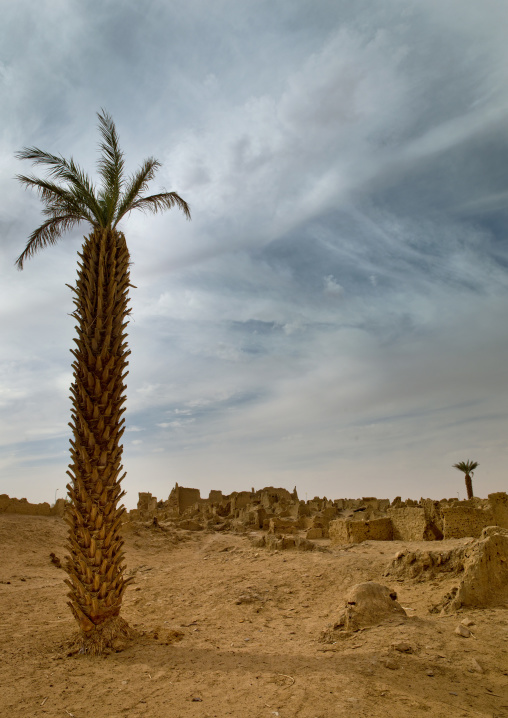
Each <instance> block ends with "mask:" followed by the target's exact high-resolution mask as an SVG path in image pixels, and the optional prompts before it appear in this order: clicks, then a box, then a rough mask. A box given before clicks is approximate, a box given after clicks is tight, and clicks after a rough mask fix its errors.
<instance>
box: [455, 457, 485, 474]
mask: <svg viewBox="0 0 508 718" xmlns="http://www.w3.org/2000/svg"><path fill="white" fill-rule="evenodd" d="M479 465H480V464H479V463H478V462H477V461H469V460H468V461H459V463H458V464H453V468H454V469H458V470H459V471H462V472H463V473H464V474H469V475H471V473H472V472H473V471H474V470H475V469H476V468H477V467H478V466H479Z"/></svg>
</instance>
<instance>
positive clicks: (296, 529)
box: [128, 484, 508, 546]
mask: <svg viewBox="0 0 508 718" xmlns="http://www.w3.org/2000/svg"><path fill="white" fill-rule="evenodd" d="M128 518H129V520H134V521H135V520H141V521H153V520H154V519H157V520H158V521H171V522H173V523H174V525H175V526H177V527H179V528H182V529H188V530H202V529H213V530H216V531H225V530H236V531H256V530H257V531H259V530H262V531H264V532H266V535H267V539H266V545H272V546H274V545H275V544H276V542H274V541H273V540H271V539H269V538H268V537H270V536H273V537H275V536H276V537H277V540H282V539H283V538H284V537H285V540H286V541H287V542H289V543H291V539H290V538H289V537H291V536H294V537H295V538H294V540H293V541H292V544H293V545H296V544H295V541H296V539H297V538H298V540H299V542H300V543H301V541H302V539H305V540H312V539H321V538H329V539H330V541H331V543H332V544H345V543H360V542H362V541H366V540H371V541H372V540H373V541H391V540H402V541H422V540H426V541H436V540H441V539H448V538H462V537H466V536H472V537H474V538H477V537H478V536H480V534H481V531H482V529H483V528H485V527H486V526H494V525H496V526H501V527H503V528H508V494H506V493H504V492H498V493H493V494H489V496H488V498H487V499H479V498H476V497H475V498H473V499H470V500H467V501H458V500H457V499H442V500H441V501H433V500H431V499H420V500H419V501H413V500H411V499H408V500H407V501H402V500H401V499H400V497H397V498H396V499H395V500H394V501H392V502H390V501H389V500H388V499H377V498H374V497H364V498H361V499H336V500H334V501H332V500H329V499H327V498H326V497H325V498H322V499H321V498H319V497H315V498H314V499H311V500H310V501H300V500H299V498H298V494H297V492H296V488H295V489H294V491H293V492H292V493H290V492H289V491H287V490H286V489H281V488H273V487H267V488H264V489H260V490H259V491H255V490H254V489H252V490H251V491H241V492H233V493H232V494H229V495H224V494H223V493H222V492H221V491H211V492H210V494H209V496H208V498H201V494H200V491H199V489H191V488H185V487H182V486H179V485H178V484H175V487H174V489H173V490H172V491H171V493H170V495H169V497H168V499H167V501H157V499H156V498H155V497H153V496H152V495H151V494H150V493H140V494H139V502H138V507H137V509H134V510H133V511H131V512H129V514H128ZM297 543H298V542H297Z"/></svg>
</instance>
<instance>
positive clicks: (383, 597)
mask: <svg viewBox="0 0 508 718" xmlns="http://www.w3.org/2000/svg"><path fill="white" fill-rule="evenodd" d="M406 615H407V614H406V612H405V611H404V609H403V608H402V606H401V605H400V603H398V601H397V594H396V592H395V591H394V590H393V589H391V588H388V586H383V585H382V584H380V583H376V582H375V581H365V582H364V583H358V584H356V585H355V586H353V587H352V588H351V590H350V591H349V592H348V593H347V595H346V598H345V601H344V609H343V611H342V613H341V615H340V617H339V619H338V620H337V621H336V623H335V625H334V629H337V628H341V629H343V630H345V631H358V630H360V629H361V628H366V627H368V626H377V625H379V624H380V623H383V622H384V621H387V620H391V619H393V618H398V619H400V618H401V617H405V616H406Z"/></svg>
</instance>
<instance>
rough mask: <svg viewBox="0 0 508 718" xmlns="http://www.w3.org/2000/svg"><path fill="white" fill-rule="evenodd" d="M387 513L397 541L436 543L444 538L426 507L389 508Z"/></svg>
mask: <svg viewBox="0 0 508 718" xmlns="http://www.w3.org/2000/svg"><path fill="white" fill-rule="evenodd" d="M387 513H388V517H389V518H390V520H391V522H392V526H393V538H394V540H396V541H434V540H439V539H442V538H443V533H442V531H441V529H440V528H439V526H438V525H437V524H436V522H435V521H433V520H432V518H431V516H430V515H429V511H428V508H427V506H425V505H423V506H404V507H400V508H389V509H388V512H387ZM441 523H442V522H441Z"/></svg>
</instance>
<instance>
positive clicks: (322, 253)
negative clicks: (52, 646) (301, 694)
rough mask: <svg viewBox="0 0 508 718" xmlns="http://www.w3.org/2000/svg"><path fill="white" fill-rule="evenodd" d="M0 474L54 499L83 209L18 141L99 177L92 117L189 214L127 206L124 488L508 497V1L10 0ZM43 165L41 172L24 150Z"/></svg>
mask: <svg viewBox="0 0 508 718" xmlns="http://www.w3.org/2000/svg"><path fill="white" fill-rule="evenodd" d="M0 10H1V15H2V23H1V25H0V118H1V134H0V157H1V162H0V191H1V197H2V202H1V203H0V231H1V245H0V271H1V278H0V294H1V296H0V317H1V319H0V321H1V337H2V341H1V343H0V442H1V446H0V492H3V493H8V494H10V495H11V496H17V497H22V496H24V497H27V498H28V499H29V500H31V501H50V502H53V501H54V498H55V495H56V496H64V495H65V485H66V483H67V478H66V474H65V471H66V468H67V463H68V442H69V436H70V429H69V427H68V421H69V419H70V401H69V398H68V396H69V384H70V382H71V369H70V364H71V355H70V353H69V349H70V347H71V343H72V337H73V323H74V322H73V320H72V318H71V317H70V316H69V314H70V312H71V311H72V309H73V306H72V301H71V292H70V290H69V289H68V288H67V287H66V283H68V284H73V283H74V281H75V277H76V252H77V250H78V249H79V247H80V244H81V242H82V239H83V235H84V234H86V233H87V231H88V227H87V225H86V224H83V225H82V226H80V227H78V228H77V229H76V230H74V231H72V232H70V233H68V234H67V235H66V236H65V237H64V238H63V239H62V240H61V241H60V243H59V244H58V245H57V246H54V247H49V248H48V249H46V250H44V252H42V253H40V254H38V255H37V256H35V257H34V258H33V259H31V260H30V261H28V262H27V264H26V268H25V269H24V271H23V272H18V271H17V270H16V269H15V267H14V261H15V259H16V257H17V256H18V255H19V254H20V252H21V251H22V250H23V248H24V246H25V243H26V241H27V237H28V235H29V234H30V233H31V232H32V231H33V229H35V228H36V227H37V226H39V224H40V223H41V221H42V215H41V204H40V202H39V200H38V199H37V196H36V195H35V194H34V193H33V192H30V191H25V190H23V188H22V187H21V185H20V184H19V183H17V182H16V181H15V180H14V179H13V177H14V175H15V174H17V173H25V174H28V173H29V172H30V171H31V167H30V165H29V163H27V162H21V161H19V160H16V159H15V157H14V153H15V152H16V151H17V150H19V149H21V148H22V147H23V146H28V145H35V146H38V147H40V148H42V149H43V150H46V151H49V152H52V153H55V154H60V153H61V154H63V155H64V156H66V157H69V156H71V155H72V156H73V157H74V158H75V160H76V161H77V162H79V164H81V165H82V166H83V167H84V168H86V169H87V170H89V171H90V172H92V173H95V167H96V159H97V144H98V140H99V135H98V131H97V116H96V113H97V111H99V110H100V108H101V107H102V108H105V109H106V110H107V111H108V112H109V113H111V115H112V116H113V118H114V120H115V123H116V126H117V130H118V133H119V135H120V141H121V144H122V147H123V149H124V151H125V154H126V161H127V169H128V171H134V170H135V169H136V168H137V167H138V166H139V164H140V163H141V162H142V161H143V160H144V159H145V158H146V157H147V156H155V157H157V158H158V159H159V160H160V161H161V162H162V163H163V166H162V168H161V170H160V171H159V174H158V176H157V178H156V180H155V181H154V183H153V185H152V187H151V190H152V191H153V192H156V191H159V190H161V189H162V188H165V189H166V190H174V191H177V192H178V193H180V194H181V196H182V197H184V199H185V200H186V201H187V202H188V203H189V204H190V206H191V210H192V222H187V221H186V220H185V218H184V217H183V216H182V214H181V213H180V212H179V211H178V210H172V211H171V212H168V213H166V214H164V215H157V216H152V215H143V214H138V215H137V216H135V215H131V216H130V217H129V218H128V219H127V220H126V221H125V222H124V224H123V230H124V232H125V234H126V237H127V241H128V244H129V248H130V251H131V254H132V261H133V266H132V272H131V276H132V283H133V284H135V285H136V286H137V289H135V290H132V322H131V324H130V325H129V341H130V347H131V350H132V355H131V357H130V374H129V377H128V390H127V393H128V400H127V426H128V428H127V432H126V434H125V445H124V465H125V469H126V471H127V478H126V480H125V483H124V488H125V489H126V490H127V496H126V499H125V502H126V505H127V507H128V508H132V507H134V506H135V504H136V502H137V492H138V491H150V492H151V493H152V494H154V495H156V496H157V497H158V498H159V499H161V498H163V499H165V498H167V496H168V494H169V492H170V490H171V488H172V487H173V485H174V483H175V481H178V483H179V484H181V485H184V486H191V487H196V488H199V489H201V493H202V495H205V496H206V495H207V493H208V491H209V490H210V489H211V488H216V489H221V490H222V491H224V492H227V493H229V492H231V491H233V490H248V489H250V488H251V487H255V488H256V489H259V488H262V487H263V486H269V485H274V486H283V487H286V488H288V489H290V490H291V489H292V488H293V487H294V486H295V485H296V487H297V489H298V492H299V495H300V498H305V497H308V498H311V497H313V496H315V495H318V496H324V495H326V496H327V497H328V498H340V497H359V496H378V497H383V498H384V497H386V498H393V497H395V496H396V495H401V496H402V497H403V498H406V497H411V498H419V497H420V496H425V497H427V496H428V497H432V498H436V499H439V498H443V497H451V496H457V493H459V494H460V497H461V498H464V497H465V486H464V480H463V475H462V474H460V473H459V472H457V471H456V470H455V469H453V468H452V464H454V463H456V462H458V461H464V460H467V459H472V460H476V461H478V462H479V463H480V466H479V468H478V469H477V471H476V475H475V478H474V488H475V493H476V494H477V495H479V496H486V495H487V494H488V493H490V492H493V491H503V490H507V488H508V482H507V481H506V472H507V464H508V449H507V442H508V331H507V324H508V243H507V234H508V43H507V42H506V35H507V32H508V4H507V3H506V1H505V0H483V2H481V3H479V2H477V3H472V2H469V3H465V2H464V1H463V0H425V2H421V1H415V0H355V2H351V1H350V0H277V2H268V1H265V0H214V1H213V2H211V1H210V0H188V2H187V3H186V4H184V3H181V2H174V1H173V0H145V2H143V3H140V2H138V1H137V0H106V1H105V0H100V1H99V0H87V2H81V1H78V0H49V1H48V2H45V3H33V2H30V1H29V0H17V1H16V2H15V3H12V2H7V0H0ZM36 169H37V168H36Z"/></svg>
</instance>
